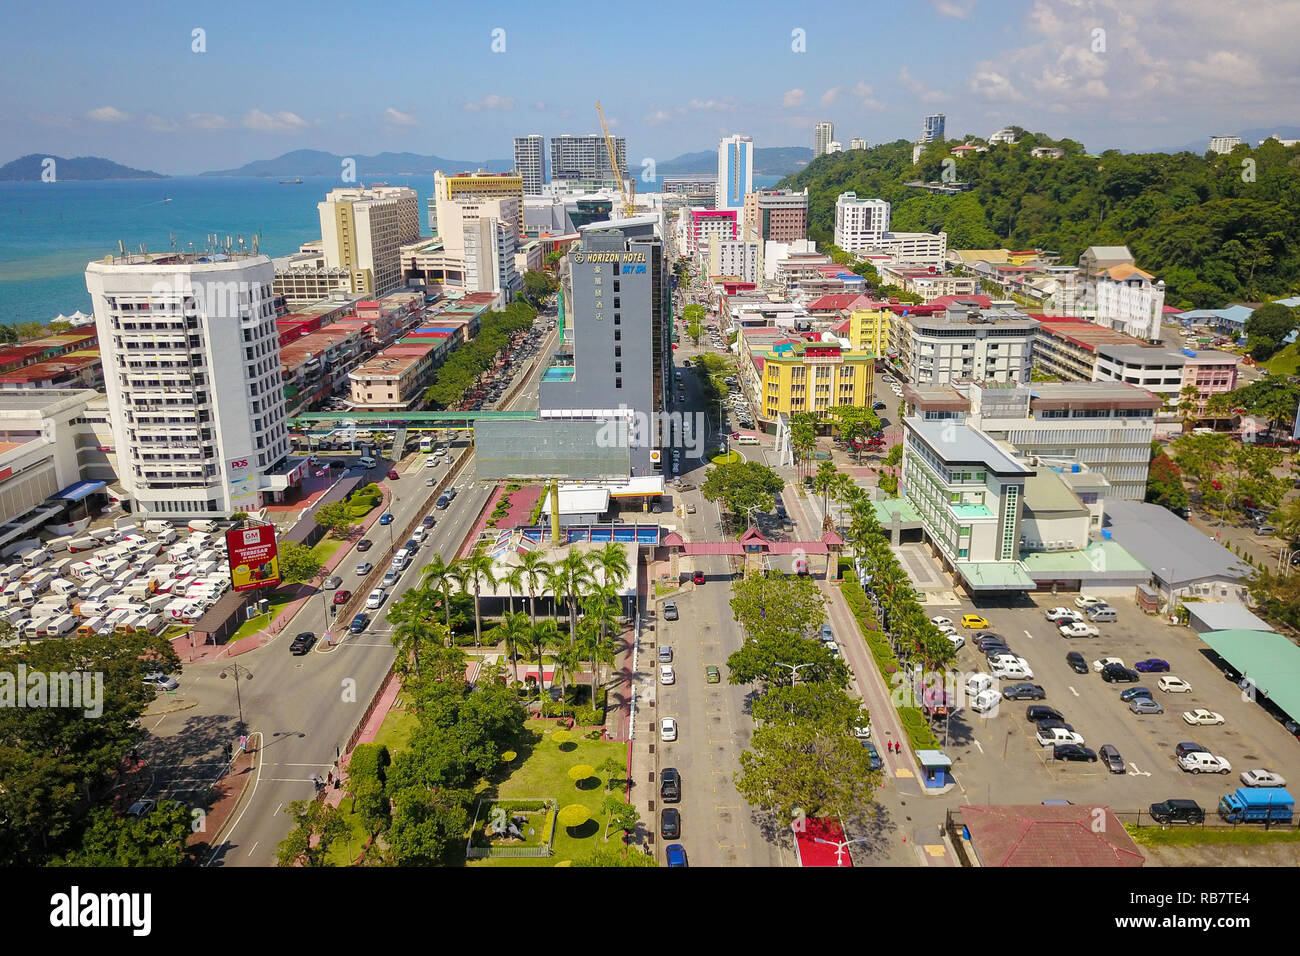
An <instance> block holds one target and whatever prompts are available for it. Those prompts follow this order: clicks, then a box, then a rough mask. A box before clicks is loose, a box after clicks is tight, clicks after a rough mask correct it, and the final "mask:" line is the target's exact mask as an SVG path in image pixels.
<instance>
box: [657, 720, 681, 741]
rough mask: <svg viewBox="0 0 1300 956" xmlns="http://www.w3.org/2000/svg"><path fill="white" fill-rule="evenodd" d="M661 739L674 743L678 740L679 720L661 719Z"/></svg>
mask: <svg viewBox="0 0 1300 956" xmlns="http://www.w3.org/2000/svg"><path fill="white" fill-rule="evenodd" d="M659 739H660V740H663V741H673V740H676V739H677V719H676V718H675V717H662V718H660V720H659Z"/></svg>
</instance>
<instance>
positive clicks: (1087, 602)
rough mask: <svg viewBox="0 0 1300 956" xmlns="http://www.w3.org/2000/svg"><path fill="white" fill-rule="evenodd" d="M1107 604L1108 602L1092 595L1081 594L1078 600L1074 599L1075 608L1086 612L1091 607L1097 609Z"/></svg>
mask: <svg viewBox="0 0 1300 956" xmlns="http://www.w3.org/2000/svg"><path fill="white" fill-rule="evenodd" d="M1105 603H1106V602H1105V601H1103V600H1102V599H1101V598H1099V597H1093V596H1092V595H1090V594H1080V595H1079V596H1078V597H1077V598H1075V599H1074V606H1075V607H1077V608H1078V609H1079V610H1081V611H1086V610H1088V608H1090V607H1096V606H1097V605H1098V604H1105Z"/></svg>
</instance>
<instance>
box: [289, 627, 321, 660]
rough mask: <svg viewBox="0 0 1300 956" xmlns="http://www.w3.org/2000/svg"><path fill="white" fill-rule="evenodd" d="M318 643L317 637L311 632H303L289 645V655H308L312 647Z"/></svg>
mask: <svg viewBox="0 0 1300 956" xmlns="http://www.w3.org/2000/svg"><path fill="white" fill-rule="evenodd" d="M315 643H316V635H315V634H313V633H312V632H311V631H303V632H302V633H301V634H299V635H298V636H297V637H295V638H294V639H293V643H291V644H290V645H289V653H290V654H294V655H302V654H306V653H307V652H308V651H309V650H311V646H312V645H313V644H315Z"/></svg>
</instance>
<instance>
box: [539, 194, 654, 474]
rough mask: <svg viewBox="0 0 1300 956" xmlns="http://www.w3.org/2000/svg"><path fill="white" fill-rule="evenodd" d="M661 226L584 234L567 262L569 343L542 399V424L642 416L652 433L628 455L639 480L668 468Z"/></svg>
mask: <svg viewBox="0 0 1300 956" xmlns="http://www.w3.org/2000/svg"><path fill="white" fill-rule="evenodd" d="M656 222H657V220H656V219H653V218H648V217H647V218H639V219H638V218H633V219H625V220H621V221H619V222H617V223H611V222H602V223H593V224H591V225H590V226H585V227H583V228H582V229H581V230H580V233H581V238H580V239H579V240H578V242H577V243H576V244H575V245H574V246H573V247H572V248H571V249H570V250H569V254H568V256H566V258H565V262H566V266H567V269H566V272H565V275H564V277H563V296H564V310H565V330H564V340H563V341H562V342H561V343H560V344H559V345H558V346H557V351H556V355H555V357H554V359H553V360H552V363H551V367H550V368H549V369H548V370H547V373H546V374H545V375H544V376H543V379H542V383H541V391H540V394H539V396H538V404H539V406H540V415H541V417H542V418H543V419H550V420H553V421H554V420H564V419H576V420H582V419H586V420H592V419H600V420H608V419H609V418H611V417H620V416H626V414H627V413H629V412H631V413H639V414H640V416H644V417H643V418H641V421H642V422H643V423H648V424H649V432H650V433H649V434H648V435H644V436H643V437H642V438H641V440H640V441H634V443H633V445H632V447H631V448H630V449H629V457H628V466H629V468H630V469H631V473H632V474H633V475H649V474H653V473H654V472H655V471H657V470H658V469H659V468H660V467H661V466H662V461H660V460H657V459H658V457H659V456H658V453H657V451H658V449H659V448H660V447H661V440H660V437H659V433H658V422H659V413H660V412H662V411H663V410H664V408H665V407H666V405H667V399H668V387H669V380H668V374H669V373H668V367H669V363H670V361H671V359H670V356H669V349H670V347H671V346H670V343H669V336H670V333H671V330H672V319H671V310H672V301H671V292H670V279H669V274H668V269H667V266H666V263H665V262H664V245H663V241H662V239H661V238H660V236H659V235H658V234H657V232H656V229H655V224H656ZM652 452H653V454H652Z"/></svg>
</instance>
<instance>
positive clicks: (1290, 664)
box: [1201, 630, 1300, 720]
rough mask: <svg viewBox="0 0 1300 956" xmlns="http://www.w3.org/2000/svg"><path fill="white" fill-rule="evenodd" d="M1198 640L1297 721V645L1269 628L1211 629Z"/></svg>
mask: <svg viewBox="0 0 1300 956" xmlns="http://www.w3.org/2000/svg"><path fill="white" fill-rule="evenodd" d="M1201 640H1203V641H1204V642H1205V643H1206V644H1208V645H1210V647H1211V648H1212V649H1213V650H1214V652H1215V653H1216V654H1218V655H1219V656H1220V657H1222V658H1223V659H1224V660H1225V661H1227V662H1228V663H1229V664H1231V665H1232V666H1233V667H1235V668H1236V669H1237V670H1238V671H1239V672H1240V673H1241V674H1242V676H1244V677H1249V678H1250V679H1251V680H1253V681H1254V682H1255V687H1256V689H1257V690H1258V691H1259V692H1260V693H1262V694H1264V695H1265V696H1267V697H1269V698H1270V699H1271V700H1272V701H1273V703H1275V704H1277V705H1278V706H1279V707H1281V708H1282V709H1283V710H1284V711H1286V712H1287V713H1288V714H1289V715H1290V716H1291V717H1292V718H1294V719H1297V720H1300V647H1297V646H1296V645H1294V644H1292V643H1291V642H1290V641H1288V640H1287V639H1286V638H1285V637H1283V636H1282V635H1281V634H1274V633H1273V632H1272V631H1240V630H1238V631H1210V632H1208V633H1206V634H1202V635H1201Z"/></svg>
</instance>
